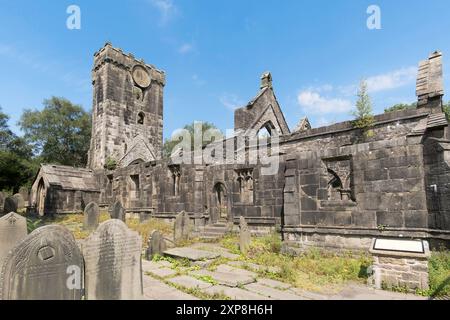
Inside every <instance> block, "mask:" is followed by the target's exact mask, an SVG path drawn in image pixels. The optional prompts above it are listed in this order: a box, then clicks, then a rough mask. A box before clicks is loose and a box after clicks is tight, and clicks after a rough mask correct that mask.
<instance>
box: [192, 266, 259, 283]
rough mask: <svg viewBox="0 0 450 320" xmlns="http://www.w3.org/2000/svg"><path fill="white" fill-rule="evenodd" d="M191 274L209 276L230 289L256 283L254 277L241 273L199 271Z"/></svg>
mask: <svg viewBox="0 0 450 320" xmlns="http://www.w3.org/2000/svg"><path fill="white" fill-rule="evenodd" d="M191 274H193V275H197V276H209V277H211V278H212V279H214V281H216V282H217V283H219V284H221V285H224V286H228V287H239V286H242V285H246V284H249V283H253V282H255V281H256V280H255V278H254V277H251V276H249V275H247V274H241V273H231V272H218V271H208V270H198V271H194V272H192V273H191Z"/></svg>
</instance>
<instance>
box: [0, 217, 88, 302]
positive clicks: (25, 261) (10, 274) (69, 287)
mask: <svg viewBox="0 0 450 320" xmlns="http://www.w3.org/2000/svg"><path fill="white" fill-rule="evenodd" d="M83 270H84V268H83V256H82V255H81V251H80V249H79V247H78V245H77V243H76V241H75V239H74V237H73V235H72V233H71V232H70V231H69V230H68V229H66V228H65V227H63V226H59V225H49V226H45V227H41V228H38V229H36V230H35V231H33V232H32V233H31V234H29V235H28V236H27V237H26V238H25V239H24V240H22V241H21V242H20V243H19V244H18V245H16V246H15V247H14V248H13V249H12V250H11V251H10V252H9V254H8V255H7V256H6V258H5V260H4V263H3V267H2V270H1V273H0V300H80V299H81V295H82V288H81V284H82V279H83Z"/></svg>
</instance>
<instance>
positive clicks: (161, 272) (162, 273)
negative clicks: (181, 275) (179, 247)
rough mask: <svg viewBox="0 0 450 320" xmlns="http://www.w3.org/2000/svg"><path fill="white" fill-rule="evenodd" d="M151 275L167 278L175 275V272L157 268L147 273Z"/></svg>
mask: <svg viewBox="0 0 450 320" xmlns="http://www.w3.org/2000/svg"><path fill="white" fill-rule="evenodd" d="M149 272H150V273H151V274H152V275H155V276H157V277H160V278H167V277H171V276H174V275H176V274H177V272H176V271H175V270H173V269H170V268H159V269H153V270H150V271H149Z"/></svg>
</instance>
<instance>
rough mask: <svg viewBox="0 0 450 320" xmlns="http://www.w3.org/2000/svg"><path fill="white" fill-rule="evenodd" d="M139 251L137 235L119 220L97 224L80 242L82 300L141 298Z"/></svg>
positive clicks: (139, 238) (139, 240)
mask: <svg viewBox="0 0 450 320" xmlns="http://www.w3.org/2000/svg"><path fill="white" fill-rule="evenodd" d="M141 248H142V240H141V237H140V236H139V234H138V233H137V232H135V231H131V230H130V229H128V227H127V226H126V225H125V223H123V222H122V221H120V220H117V219H113V220H108V221H106V222H103V223H101V224H100V226H99V227H98V228H97V230H96V231H95V232H94V233H92V234H91V235H90V236H89V237H88V238H87V239H86V240H85V241H84V243H83V255H84V261H85V272H86V277H85V290H86V291H85V294H86V299H87V300H134V299H141V298H142V294H143V286H142V266H141Z"/></svg>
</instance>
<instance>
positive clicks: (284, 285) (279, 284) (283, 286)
mask: <svg viewBox="0 0 450 320" xmlns="http://www.w3.org/2000/svg"><path fill="white" fill-rule="evenodd" d="M258 283H259V284H262V285H264V286H266V287H271V288H274V289H281V290H287V289H289V288H292V285H290V284H288V283H284V282H281V281H277V280H272V279H266V278H261V279H258Z"/></svg>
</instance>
